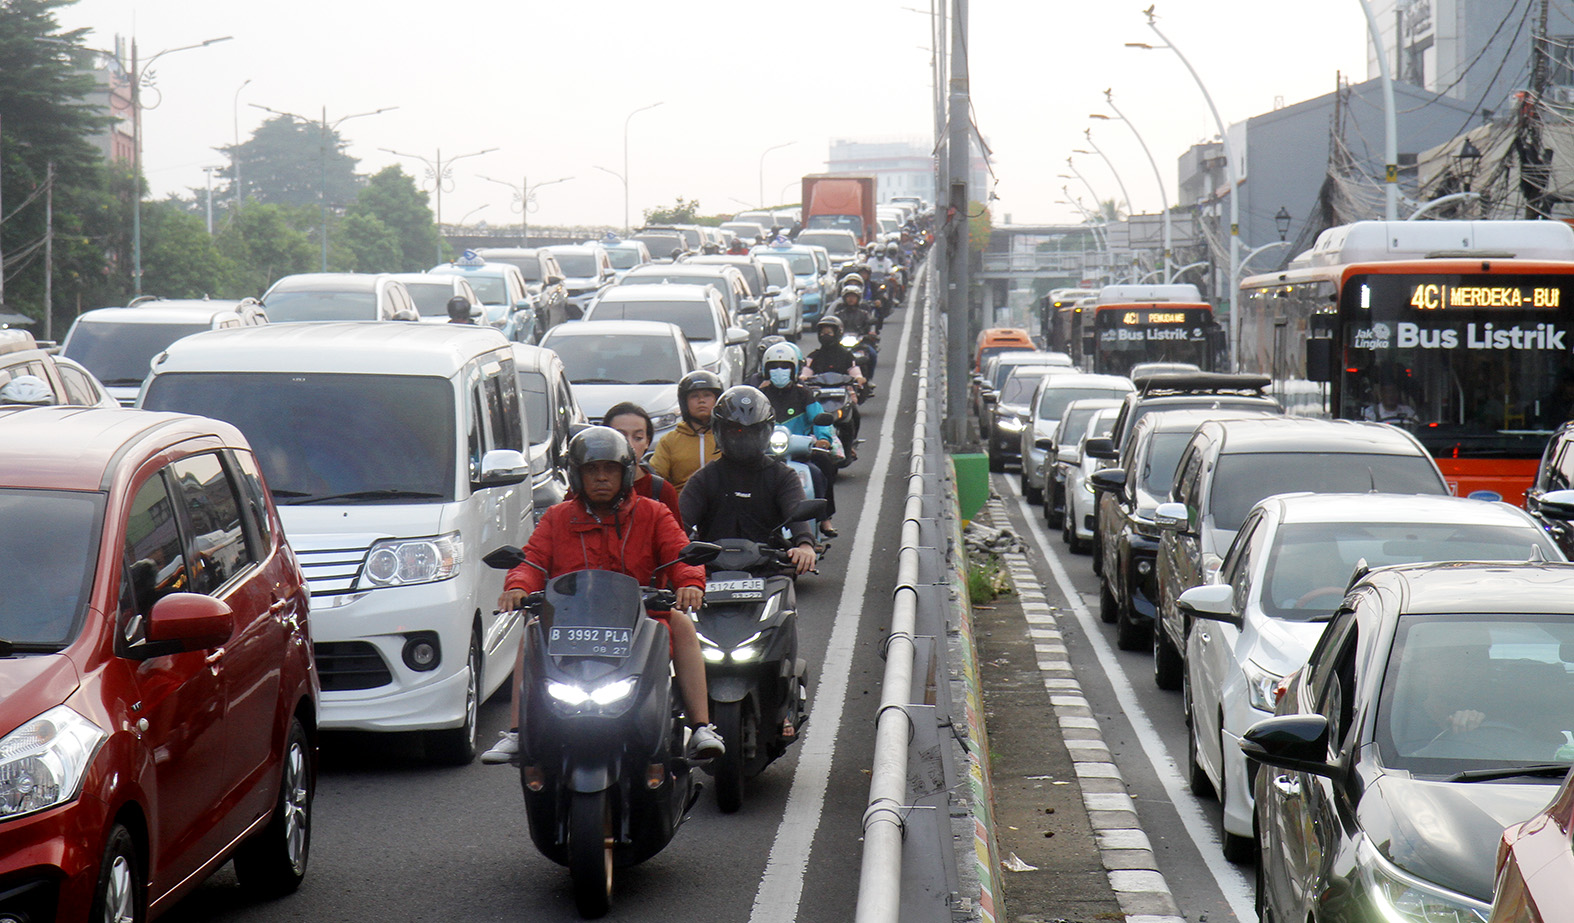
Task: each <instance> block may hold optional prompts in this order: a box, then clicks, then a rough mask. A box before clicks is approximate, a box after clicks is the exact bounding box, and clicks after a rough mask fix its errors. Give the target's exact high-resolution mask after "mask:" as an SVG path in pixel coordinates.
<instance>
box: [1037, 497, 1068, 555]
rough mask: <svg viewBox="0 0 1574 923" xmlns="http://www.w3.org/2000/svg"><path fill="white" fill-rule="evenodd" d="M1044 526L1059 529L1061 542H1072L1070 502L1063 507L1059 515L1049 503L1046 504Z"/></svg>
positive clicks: (1064, 543) (1066, 543) (1065, 543)
mask: <svg viewBox="0 0 1574 923" xmlns="http://www.w3.org/2000/svg"><path fill="white" fill-rule="evenodd" d="M1044 528H1046V529H1058V530H1059V531H1060V543H1061V544H1063V545H1069V544H1071V506H1070V504H1067V505H1066V506H1065V507H1063V508H1062V509H1061V511H1060V515H1059V516H1056V515H1055V512H1054V510H1053V509H1052V508H1051V507H1050V505H1049V504H1048V503H1046V504H1044Z"/></svg>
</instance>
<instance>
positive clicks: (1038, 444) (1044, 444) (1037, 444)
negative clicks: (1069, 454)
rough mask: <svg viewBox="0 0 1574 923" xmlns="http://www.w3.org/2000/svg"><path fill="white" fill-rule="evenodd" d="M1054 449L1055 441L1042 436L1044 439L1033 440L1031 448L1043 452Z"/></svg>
mask: <svg viewBox="0 0 1574 923" xmlns="http://www.w3.org/2000/svg"><path fill="white" fill-rule="evenodd" d="M1054 447H1055V440H1053V439H1051V438H1049V437H1048V436H1044V437H1041V438H1038V439H1035V440H1033V448H1035V449H1043V450H1044V451H1046V452H1048V451H1050V450H1051V449H1053V448H1054Z"/></svg>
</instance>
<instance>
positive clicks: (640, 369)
mask: <svg viewBox="0 0 1574 923" xmlns="http://www.w3.org/2000/svg"><path fill="white" fill-rule="evenodd" d="M568 326H570V327H571V326H572V325H568ZM560 329H564V328H561V327H560V328H555V329H554V331H553V332H556V330H560ZM541 345H542V346H544V347H546V348H547V349H550V350H552V351H554V352H556V353H557V355H558V358H559V359H562V360H563V367H564V368H565V369H566V370H567V371H568V380H569V381H571V382H573V383H574V384H576V385H580V384H586V385H652V384H656V385H664V384H671V383H676V382H677V380H678V379H679V378H682V377H683V373H684V371H685V369H684V368H683V359H682V357H681V356H679V355H678V343H677V341H676V340H674V339H673V338H672V337H671V336H668V335H666V334H661V335H659V336H644V335H638V334H628V335H615V334H607V335H605V336H557V337H553V336H549V337H548V338H547V340H546V341H545V342H543V343H542V344H541Z"/></svg>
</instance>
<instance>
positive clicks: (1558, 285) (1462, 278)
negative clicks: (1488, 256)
mask: <svg viewBox="0 0 1574 923" xmlns="http://www.w3.org/2000/svg"><path fill="white" fill-rule="evenodd" d="M1345 292H1346V294H1347V297H1349V296H1350V295H1353V296H1354V297H1353V298H1350V299H1349V301H1347V302H1346V304H1348V305H1350V306H1351V307H1353V308H1356V309H1358V310H1362V311H1369V310H1373V309H1377V310H1379V311H1383V310H1385V309H1387V310H1392V309H1393V308H1400V309H1401V310H1403V309H1405V308H1408V309H1410V310H1412V311H1418V312H1433V311H1442V312H1452V311H1460V312H1462V311H1484V312H1500V311H1561V310H1563V309H1564V306H1565V305H1568V306H1571V307H1574V275H1562V274H1558V275H1553V274H1545V275H1536V276H1528V275H1506V274H1505V275H1499V274H1495V273H1479V274H1472V275H1463V274H1449V275H1431V274H1428V275H1408V274H1406V275H1398V274H1395V275H1386V274H1375V273H1374V274H1372V275H1367V276H1358V277H1356V278H1353V279H1351V280H1350V284H1347V285H1346V287H1345Z"/></svg>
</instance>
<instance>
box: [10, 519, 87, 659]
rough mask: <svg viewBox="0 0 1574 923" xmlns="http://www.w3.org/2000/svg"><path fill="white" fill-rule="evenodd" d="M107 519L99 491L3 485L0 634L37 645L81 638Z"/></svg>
mask: <svg viewBox="0 0 1574 923" xmlns="http://www.w3.org/2000/svg"><path fill="white" fill-rule="evenodd" d="M103 521H104V495H103V494H101V493H89V492H86V491H74V490H20V489H5V490H0V586H3V587H5V592H3V593H0V638H4V639H5V640H7V641H9V642H11V643H12V644H13V645H15V646H16V648H17V650H19V651H25V650H35V651H36V650H59V649H60V648H62V647H65V646H66V644H67V643H69V642H70V641H71V639H72V638H74V637H76V633H77V631H78V630H79V629H80V626H81V624H82V617H83V614H84V612H85V610H86V607H87V604H88V594H89V590H90V588H91V587H92V585H93V570H94V567H93V565H94V563H95V560H96V558H97V556H98V536H99V529H100V527H101V524H102V523H103Z"/></svg>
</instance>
